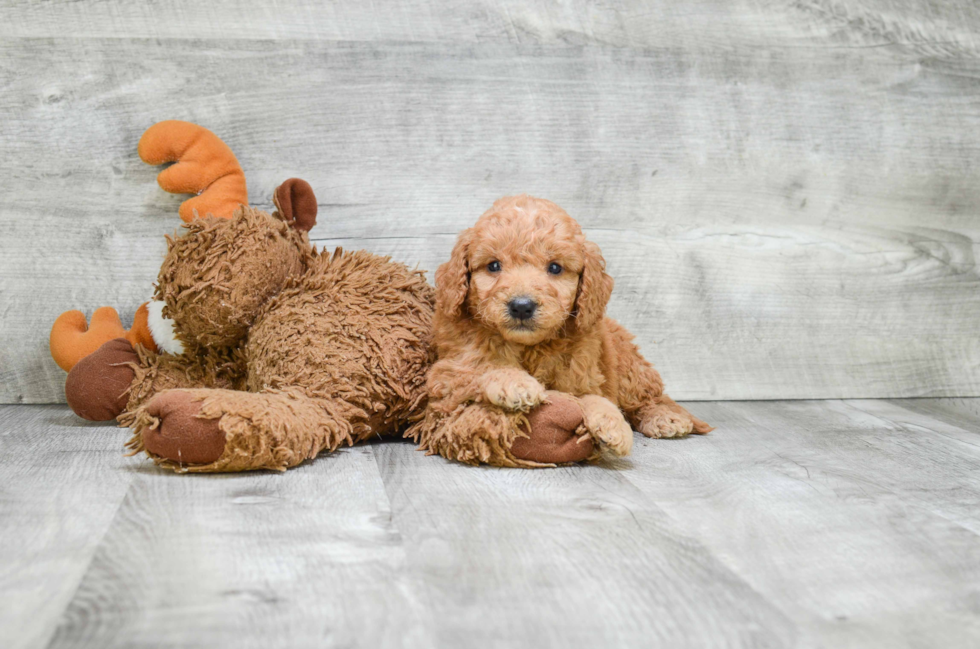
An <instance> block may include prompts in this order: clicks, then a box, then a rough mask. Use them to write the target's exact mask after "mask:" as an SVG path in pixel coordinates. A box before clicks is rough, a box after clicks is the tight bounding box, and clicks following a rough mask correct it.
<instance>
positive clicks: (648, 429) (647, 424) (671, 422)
mask: <svg viewBox="0 0 980 649" xmlns="http://www.w3.org/2000/svg"><path fill="white" fill-rule="evenodd" d="M631 419H633V420H634V424H633V425H634V426H636V430H638V431H639V432H641V433H643V434H644V435H646V436H647V437H684V436H685V435H688V434H690V433H695V434H698V435H704V434H705V433H710V432H711V431H713V430H714V428H713V427H711V426H709V425H708V424H707V423H705V422H703V421H701V420H700V419H698V418H697V417H695V416H694V415H692V414H691V413H689V412H688V411H687V410H685V409H684V408H683V407H682V406H679V405H678V404H677V403H675V402H674V400H673V399H671V398H670V397H668V396H667V395H666V394H663V395H660V396H659V397H653V398H651V399H650V400H649V401H648V402H647V403H646V404H644V405H643V406H642V407H641V408H640V409H639V410H638V411H637V412H636V413H635V414H634V415H633V417H631Z"/></svg>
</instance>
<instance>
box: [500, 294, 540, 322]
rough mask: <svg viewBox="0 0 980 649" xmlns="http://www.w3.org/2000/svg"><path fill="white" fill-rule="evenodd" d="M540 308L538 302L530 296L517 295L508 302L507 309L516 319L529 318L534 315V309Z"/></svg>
mask: <svg viewBox="0 0 980 649" xmlns="http://www.w3.org/2000/svg"><path fill="white" fill-rule="evenodd" d="M537 308H538V303H537V302H535V301H534V300H532V299H531V298H529V297H515V298H514V299H513V300H511V301H510V302H508V303H507V310H508V311H509V312H510V317H512V318H514V319H515V320H528V319H530V318H532V317H534V311H535V310H536V309H537Z"/></svg>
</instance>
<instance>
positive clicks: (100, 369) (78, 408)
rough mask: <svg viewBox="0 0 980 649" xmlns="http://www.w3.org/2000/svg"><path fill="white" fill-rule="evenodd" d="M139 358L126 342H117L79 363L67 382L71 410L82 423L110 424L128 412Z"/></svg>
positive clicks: (103, 347) (99, 349)
mask: <svg viewBox="0 0 980 649" xmlns="http://www.w3.org/2000/svg"><path fill="white" fill-rule="evenodd" d="M138 362H139V357H138V356H137V355H136V351H135V350H133V346H132V345H130V344H129V341H128V340H126V339H125V338H115V339H113V340H110V341H109V342H107V343H104V344H103V345H102V346H101V347H99V348H98V349H96V350H95V351H94V352H92V353H91V354H89V355H88V356H86V357H85V358H83V359H81V360H80V361H78V362H77V363H76V364H75V366H74V367H72V368H71V371H70V372H68V378H67V379H66V380H65V397H66V398H67V399H68V406H69V407H70V408H71V409H72V411H73V412H74V413H75V414H76V415H78V416H79V417H81V418H82V419H88V420H89V421H109V420H112V419H115V418H116V417H117V416H119V414H120V413H121V412H122V411H123V410H125V408H126V402H127V401H128V400H129V395H128V391H129V386H130V385H131V384H132V382H133V378H134V377H135V376H136V372H135V371H134V370H133V368H132V367H130V366H129V363H138Z"/></svg>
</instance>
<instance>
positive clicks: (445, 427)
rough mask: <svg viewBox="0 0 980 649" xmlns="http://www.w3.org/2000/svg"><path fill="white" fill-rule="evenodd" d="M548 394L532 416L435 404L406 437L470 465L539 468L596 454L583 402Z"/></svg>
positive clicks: (480, 406) (432, 451)
mask: <svg viewBox="0 0 980 649" xmlns="http://www.w3.org/2000/svg"><path fill="white" fill-rule="evenodd" d="M546 398H547V402H546V403H544V404H542V405H540V406H538V407H537V408H535V409H533V410H532V411H531V412H530V413H528V414H527V415H524V414H521V413H516V412H508V411H506V410H503V409H501V408H497V407H495V406H489V405H483V404H468V405H463V406H460V407H458V408H456V409H455V410H453V411H452V412H448V413H447V412H441V411H440V410H439V409H438V405H436V406H433V405H432V404H430V406H429V407H428V408H427V409H426V413H425V417H424V418H423V419H422V420H421V421H419V422H418V423H416V424H415V425H413V426H412V427H411V428H410V429H409V430H408V432H407V433H406V437H412V438H413V439H414V440H415V441H416V442H417V443H418V444H419V448H421V449H422V450H424V451H427V452H428V453H429V454H439V455H441V456H442V457H444V458H447V459H450V460H457V461H459V462H464V463H466V464H480V463H483V464H491V465H494V466H506V467H524V468H534V467H547V466H555V465H556V464H567V463H571V462H580V461H582V460H587V459H592V458H594V457H596V456H597V455H598V451H597V448H596V446H595V445H594V444H593V442H592V438H591V436H589V435H588V434H587V433H586V432H585V429H584V426H583V411H582V408H581V407H580V406H579V405H578V402H577V401H576V400H574V399H572V398H570V397H568V396H566V395H563V394H561V393H558V392H548V393H547V397H546Z"/></svg>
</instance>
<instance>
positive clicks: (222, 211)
mask: <svg viewBox="0 0 980 649" xmlns="http://www.w3.org/2000/svg"><path fill="white" fill-rule="evenodd" d="M137 150H138V152H139V156H140V158H141V159H142V160H143V162H146V163H147V164H151V165H159V164H164V163H165V162H176V163H177V164H175V165H172V166H170V167H168V168H166V169H164V170H163V171H161V172H160V175H158V176H157V182H158V183H159V184H160V187H162V188H163V189H164V191H168V192H170V193H172V194H198V196H197V197H195V198H190V199H188V200H186V201H184V202H183V203H182V204H181V206H180V210H179V211H178V213H179V214H180V218H181V219H183V220H184V221H185V222H187V223H189V222H191V221H193V220H194V219H195V218H198V217H199V216H202V217H203V216H205V215H207V214H213V215H214V216H218V217H222V218H231V216H232V214H234V213H235V210H236V209H238V206H239V205H248V189H247V187H246V186H245V173H244V172H243V171H242V168H241V165H239V164H238V158H236V157H235V154H234V153H232V151H231V149H230V148H228V145H227V144H225V143H224V142H222V141H221V139H220V138H219V137H218V136H217V135H215V134H214V133H212V132H211V131H209V130H208V129H206V128H204V127H203V126H198V125H197V124H191V123H190V122H181V121H178V120H167V121H165V122H158V123H157V124H154V125H153V126H151V127H150V128H148V129H146V132H145V133H143V137H141V138H140V142H139V146H138V149H137Z"/></svg>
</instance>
